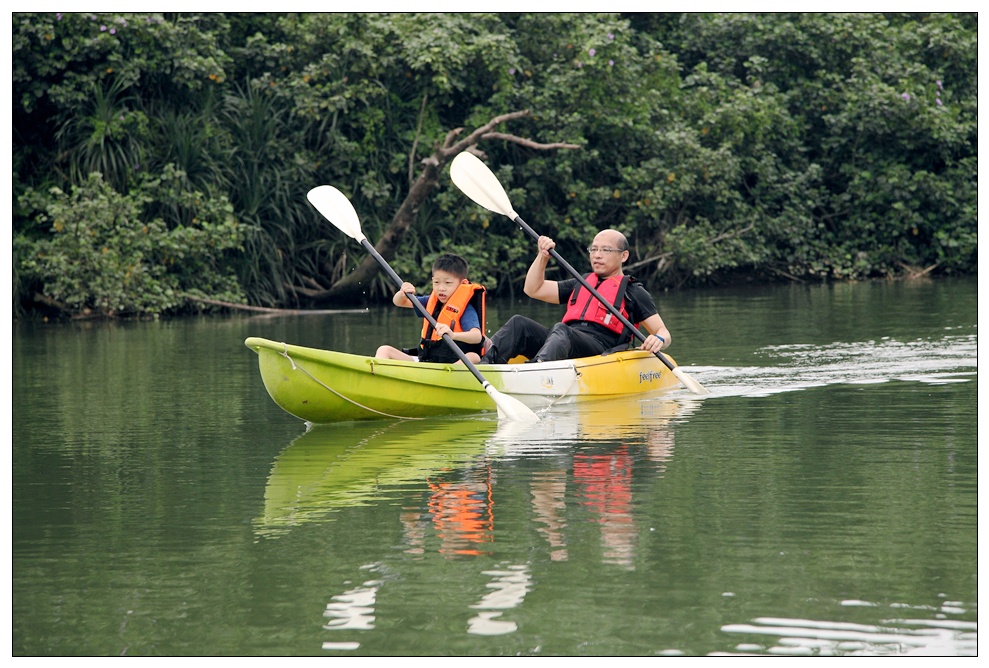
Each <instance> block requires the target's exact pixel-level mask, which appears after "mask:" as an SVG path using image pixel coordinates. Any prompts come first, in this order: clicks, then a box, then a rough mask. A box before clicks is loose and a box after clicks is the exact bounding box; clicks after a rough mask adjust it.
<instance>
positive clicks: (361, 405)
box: [244, 337, 680, 424]
mask: <svg viewBox="0 0 989 668" xmlns="http://www.w3.org/2000/svg"><path fill="white" fill-rule="evenodd" d="M244 345H246V346H247V347H248V348H250V349H251V350H253V351H254V352H256V353H257V355H258V366H259V369H260V371H261V380H262V382H263V383H264V387H265V389H266V390H267V391H268V394H269V395H270V396H271V398H272V400H274V402H275V403H276V404H277V405H278V406H280V407H281V408H282V409H283V410H285V411H286V412H288V413H290V414H291V415H294V416H295V417H297V418H299V419H301V420H305V421H306V422H310V423H313V424H327V423H333V422H345V421H351V420H381V419H389V418H391V419H394V418H399V419H409V418H425V417H431V416H436V415H451V414H461V413H463V414H466V413H477V412H486V411H494V410H496V406H495V403H494V400H492V399H491V397H490V396H489V395H488V393H487V392H486V391H485V389H484V387H482V385H481V383H479V382H478V380H477V378H475V377H474V375H473V374H472V373H471V372H470V370H469V369H468V368H467V367H465V366H464V365H463V364H460V363H457V364H434V363H428V362H405V361H399V360H386V359H378V358H375V357H366V356H363V355H354V354H351V353H342V352H336V351H333V350H321V349H318V348H307V347H304V346H297V345H292V344H288V343H280V342H277V341H270V340H268V339H263V338H259V337H249V338H248V339H246V340H245V341H244ZM674 364H675V363H674ZM477 369H478V371H480V372H481V374H483V376H484V378H485V379H487V380H488V382H490V384H491V386H492V387H494V388H495V389H496V390H498V391H499V392H502V393H503V394H507V395H509V396H512V397H514V398H515V399H517V400H519V401H521V402H522V403H524V404H525V405H526V406H528V407H529V408H531V409H532V410H539V409H545V408H549V407H551V406H553V405H555V404H570V403H582V402H586V401H594V400H600V399H614V398H619V397H631V396H638V395H644V394H650V393H664V392H669V391H672V390H675V389H678V388H679V386H680V381H679V380H678V379H677V377H676V376H675V375H674V374H673V372H672V371H670V370H669V369H668V368H667V367H666V366H665V365H664V364H663V363H662V362H660V360H659V359H658V358H657V357H656V356H655V355H653V354H652V353H649V352H646V351H642V350H635V349H629V350H624V351H620V352H614V353H610V354H604V355H596V356H594V357H584V358H580V359H572V360H560V361H555V362H535V363H510V364H478V365H477Z"/></svg>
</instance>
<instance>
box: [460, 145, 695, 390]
mask: <svg viewBox="0 0 989 668" xmlns="http://www.w3.org/2000/svg"><path fill="white" fill-rule="evenodd" d="M450 178H451V179H453V182H454V184H456V186H457V187H458V188H460V190H461V191H463V193H464V194H465V195H467V197H469V198H471V199H472V200H474V201H475V202H477V203H478V204H480V205H481V206H483V207H484V208H485V209H488V210H489V211H494V212H495V213H500V214H502V215H505V216H508V217H509V218H510V219H511V220H513V221H515V223H516V224H518V226H519V227H521V228H522V229H523V230H525V231H526V232H527V233H528V234H529V236H531V237H532V238H533V239H536V240H537V241H538V240H539V235H538V234H536V233H535V232H534V231H533V229H532V228H531V227H529V225H528V224H527V223H526V222H525V221H524V220H522V219H521V218H520V217H519V215H518V214H517V213H515V210H514V209H512V203H511V202H510V201H509V199H508V193H506V192H505V189H504V188H503V187H502V186H501V182H499V181H498V177H497V176H495V175H494V172H492V171H491V170H490V169H488V166H487V165H485V164H484V163H483V162H481V160H480V158H478V157H477V156H476V155H474V154H473V153H468V152H466V151H464V152H463V153H460V154H458V155H457V157H456V158H454V159H453V162H452V163H451V164H450ZM549 254H550V255H551V256H552V257H553V258H554V259H555V260H556V261H557V262H558V263H559V264H560V265H562V266H563V267H564V268H565V269H566V270H567V271H568V272H570V275H571V276H573V277H574V278H576V279H577V280H578V281H580V284H581V285H583V286H584V287H585V288H586V289H587V290H588V291H589V292H590V293H591V294H592V295H594V296H595V297H597V299H598V300H599V301H600V302H601V303H602V304H604V305H605V306H606V307H607V309H608V311H610V312H611V314H612V315H614V316H616V317H617V318H618V319H619V320H620V321H621V323H622V324H623V325H625V326H626V327H628V328H629V330H631V331H632V333H633V334H634V335H635V336H636V338H638V339H639V341H645V340H646V336H645V334H643V333H642V332H640V331H639V329H638V328H637V327H636V326H635V325H633V324H632V323H631V322H629V320H628V318H626V317H625V316H623V315H622V314H621V312H620V311H619V310H618V309H617V308H615V306H614V305H613V304H611V303H610V302H609V301H608V300H607V299H605V298H604V297H603V296H602V295H601V293H600V292H598V291H597V290H595V289H594V288H592V287H591V286H590V284H589V283H588V282H587V280H586V279H585V278H584V277H583V275H582V274H580V272H578V271H577V270H576V269H574V268H573V267H572V266H570V263H568V262H567V261H566V260H564V259H563V258H562V257H560V254H559V253H557V252H556V249H555V248H551V249H550V251H549ZM656 357H658V358H659V360H660V361H661V362H662V363H663V364H665V365H666V366H667V368H668V369H669V370H670V371H672V372H673V374H674V375H675V376H676V377H677V378H678V379H679V380H680V382H681V383H683V386H684V387H686V388H687V389H688V390H690V391H691V392H693V393H694V394H710V392H709V391H708V390H707V389H705V388H704V387H703V386H702V385H701V384H700V383H698V382H697V381H696V380H694V379H693V378H691V377H690V375H689V374H687V372H686V371H684V370H683V369H681V368H680V367H678V366H676V365H674V364H673V362H671V361H670V358H668V357H667V356H666V355H664V354H663V353H661V352H657V353H656Z"/></svg>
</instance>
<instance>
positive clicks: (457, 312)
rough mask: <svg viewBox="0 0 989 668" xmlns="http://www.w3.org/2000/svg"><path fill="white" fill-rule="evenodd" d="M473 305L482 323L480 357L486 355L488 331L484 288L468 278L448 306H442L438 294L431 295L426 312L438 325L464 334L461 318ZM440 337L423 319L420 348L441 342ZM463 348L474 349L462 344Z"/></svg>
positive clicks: (447, 301)
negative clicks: (485, 347) (429, 343)
mask: <svg viewBox="0 0 989 668" xmlns="http://www.w3.org/2000/svg"><path fill="white" fill-rule="evenodd" d="M468 304H469V305H471V306H473V307H474V310H475V311H477V319H478V320H479V321H480V323H481V337H482V339H481V343H479V344H477V345H478V348H477V349H476V350H479V351H480V352H478V354H479V355H483V354H484V339H483V337H484V335H485V332H486V331H487V330H486V322H485V317H486V313H485V308H484V286H483V285H478V284H477V283H471V282H470V281H468V280H467V279H466V278H465V279H464V282H463V283H461V284H460V287H458V288H457V289H456V290H455V291H454V293H453V294H452V295H450V298H449V299H447V300H446V304H440V300H439V298H437V296H436V293H435V292H433V293H432V294H430V295H429V301H428V302H426V310H427V311H429V313H430V314H432V316H433V318H435V319H436V322H437V323H442V324H444V325H447V326H448V327H449V328H450V329H451V330H453V331H454V332H462V331H464V330H463V328H462V327H461V326H460V317H461V316H462V315H463V314H464V310H465V309H466V308H467V306H468ZM440 306H442V309H441V310H439V312H438V313H437V309H438V307H440ZM441 338H443V337H441V336H440V335H438V334H437V333H436V330H435V329H433V326H432V325H431V324H429V321H428V320H426V319H425V318H423V322H422V343H420V344H419V347H420V348H423V343H425V342H426V341H439V340H440V339H441ZM460 347H461V348H467V349H468V350H469V349H470V348H471V347H472V346H471V344H467V343H464V344H460Z"/></svg>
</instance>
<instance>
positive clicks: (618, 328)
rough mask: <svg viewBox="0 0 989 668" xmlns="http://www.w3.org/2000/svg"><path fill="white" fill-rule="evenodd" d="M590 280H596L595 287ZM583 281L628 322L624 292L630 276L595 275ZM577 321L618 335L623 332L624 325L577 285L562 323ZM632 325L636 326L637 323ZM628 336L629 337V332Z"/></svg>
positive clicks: (588, 276) (581, 286) (571, 294)
mask: <svg viewBox="0 0 989 668" xmlns="http://www.w3.org/2000/svg"><path fill="white" fill-rule="evenodd" d="M592 278H594V279H597V285H594V283H593V282H592V281H591V279H592ZM584 279H585V280H586V281H587V282H588V284H590V285H592V286H593V287H594V289H595V290H597V291H598V293H599V294H600V295H601V296H602V297H604V298H605V299H607V300H608V301H609V302H610V303H611V304H612V305H613V306H614V307H615V308H616V309H618V312H619V313H621V314H622V315H623V316H625V319H626V320H629V313H628V309H627V308H626V307H625V291H626V290H627V289H628V283H629V280H630V279H631V276H625V275H619V276H611V277H610V278H601V277H600V276H598V275H597V274H588V275H587V276H585V277H584ZM578 321H584V322H593V323H596V324H598V325H601V326H602V327H605V328H607V329H610V330H611V331H613V332H614V333H615V334H619V335H620V334H622V333H623V332H624V331H625V325H624V324H623V323H622V321H621V320H620V319H619V318H616V317H615V316H614V315H612V313H611V311H609V310H608V309H607V308H606V307H605V305H604V304H602V303H601V302H600V300H598V298H597V297H595V296H594V295H592V294H591V292H590V290H587V289H585V288H584V286H583V285H579V284H578V285H577V287H575V288H574V290H573V292H572V293H570V301H569V302H568V305H567V312H566V313H565V314H564V315H563V322H565V323H570V322H578ZM633 324H635V325H638V323H633ZM628 334H629V335H631V332H628Z"/></svg>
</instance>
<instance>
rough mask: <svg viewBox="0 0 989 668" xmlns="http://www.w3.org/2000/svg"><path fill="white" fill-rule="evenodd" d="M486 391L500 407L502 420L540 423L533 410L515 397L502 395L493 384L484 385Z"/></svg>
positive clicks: (499, 412)
mask: <svg viewBox="0 0 989 668" xmlns="http://www.w3.org/2000/svg"><path fill="white" fill-rule="evenodd" d="M484 390H485V392H487V393H488V396H489V397H491V398H492V399H494V402H495V405H496V406H497V407H498V417H499V418H501V419H502V420H515V421H516V422H539V416H538V415H536V414H535V413H533V412H532V409H531V408H529V407H528V406H526V405H525V404H523V403H522V402H521V401H519V400H518V399H516V398H515V397H510V396H508V395H507V394H502V393H501V392H499V391H498V390H496V389H495V388H493V387H492V386H491V383H485V384H484Z"/></svg>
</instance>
